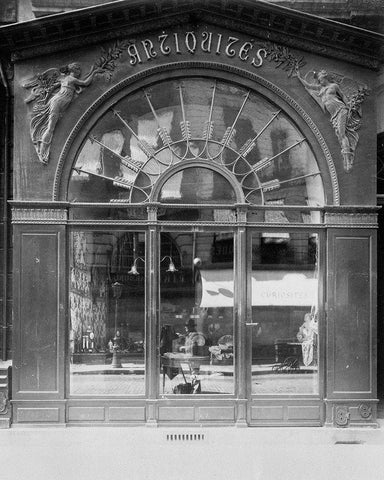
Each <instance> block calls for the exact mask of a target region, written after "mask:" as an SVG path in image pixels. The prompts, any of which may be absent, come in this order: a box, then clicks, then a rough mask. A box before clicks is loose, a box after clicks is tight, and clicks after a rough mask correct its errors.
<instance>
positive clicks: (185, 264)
mask: <svg viewBox="0 0 384 480" xmlns="http://www.w3.org/2000/svg"><path fill="white" fill-rule="evenodd" d="M169 238H170V239H172V240H173V242H174V244H176V245H177V248H178V251H179V252H180V255H181V258H182V264H181V265H180V267H179V268H178V271H177V272H174V273H170V275H175V276H177V280H176V281H172V280H170V281H169V280H167V279H166V277H165V276H164V274H163V273H160V336H159V342H160V355H161V366H160V393H161V394H163V395H175V394H176V395H180V394H190V395H193V394H212V393H216V394H231V393H233V392H234V368H233V356H234V339H233V335H234V332H233V305H234V288H233V234H232V233H226V234H220V235H219V234H214V233H204V234H203V233H199V234H191V233H180V232H179V233H170V234H169ZM220 242H221V243H220ZM163 244H164V245H165V243H164V241H162V245H163ZM163 253H165V250H164V249H163V247H162V254H163ZM164 263H167V260H165V262H164ZM161 268H162V267H161ZM175 278H176V277H175Z"/></svg>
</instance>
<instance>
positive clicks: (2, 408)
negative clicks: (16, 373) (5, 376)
mask: <svg viewBox="0 0 384 480" xmlns="http://www.w3.org/2000/svg"><path fill="white" fill-rule="evenodd" d="M7 407H8V399H7V396H6V395H5V393H4V392H0V414H5V413H7Z"/></svg>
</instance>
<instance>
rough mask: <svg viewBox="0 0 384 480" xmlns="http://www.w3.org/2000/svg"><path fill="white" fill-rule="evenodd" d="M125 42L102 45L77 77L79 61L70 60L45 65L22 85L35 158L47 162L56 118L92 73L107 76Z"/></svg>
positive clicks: (86, 82) (110, 75)
mask: <svg viewBox="0 0 384 480" xmlns="http://www.w3.org/2000/svg"><path fill="white" fill-rule="evenodd" d="M125 48H126V42H116V43H115V44H114V45H113V46H112V47H110V48H109V49H108V50H104V49H102V55H101V57H100V58H99V59H98V60H97V61H96V62H95V63H94V65H93V66H92V68H91V70H90V71H89V72H88V73H87V75H85V77H84V78H83V79H81V78H80V77H81V67H80V64H79V63H70V64H68V65H66V66H65V67H62V68H60V69H58V68H49V69H48V70H45V72H43V73H39V74H37V75H36V76H35V77H33V78H31V79H29V80H28V81H27V82H26V83H25V84H24V85H23V87H24V88H26V89H31V93H30V95H29V97H28V98H27V99H26V100H25V102H26V103H32V105H33V107H32V118H31V124H30V126H31V129H30V131H31V138H32V142H33V144H34V146H35V149H36V152H37V155H38V157H39V160H40V161H41V162H42V163H44V164H47V163H48V161H49V154H50V148H51V142H52V137H53V133H54V131H55V128H56V124H57V122H58V121H59V120H60V118H61V117H62V115H63V113H64V112H65V110H66V109H67V108H68V106H69V105H70V103H71V102H72V101H73V100H74V98H76V96H77V95H78V94H80V93H81V92H82V90H83V88H84V87H88V86H89V85H90V84H91V83H92V81H93V79H94V77H95V75H103V76H104V78H105V79H106V80H107V81H109V80H111V77H112V73H113V71H114V70H115V68H116V63H115V61H116V59H118V58H120V57H121V55H122V53H123V51H124V49H125Z"/></svg>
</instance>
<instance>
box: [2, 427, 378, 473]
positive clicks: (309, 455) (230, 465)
mask: <svg viewBox="0 0 384 480" xmlns="http://www.w3.org/2000/svg"><path fill="white" fill-rule="evenodd" d="M380 423H381V429H372V430H371V429H369V430H368V429H348V430H347V429H332V428H312V427H308V428H305V427H302V428H244V429H243V428H236V427H222V428H216V427H215V428H188V429H187V428H165V427H159V428H145V427H133V428H129V427H126V428H121V427H115V428H111V427H95V428H88V427H68V428H54V427H53V428H11V429H9V430H0V462H1V463H0V478H1V480H3V479H4V480H8V479H9V480H72V479H74V480H91V479H92V480H109V479H113V480H123V479H124V480H192V479H193V480H200V479H201V480H205V479H209V480H216V479H217V480H320V479H321V480H344V479H346V480H347V479H348V480H382V479H383V478H384V420H381V421H380ZM183 434H184V440H183V437H182V436H183ZM187 434H188V435H190V436H189V437H187V436H186V435H187Z"/></svg>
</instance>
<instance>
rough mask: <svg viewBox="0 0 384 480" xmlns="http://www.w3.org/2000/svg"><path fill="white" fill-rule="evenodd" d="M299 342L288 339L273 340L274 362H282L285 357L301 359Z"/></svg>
mask: <svg viewBox="0 0 384 480" xmlns="http://www.w3.org/2000/svg"><path fill="white" fill-rule="evenodd" d="M301 345H302V344H301V343H300V342H298V341H295V340H289V339H286V340H284V339H277V340H275V362H276V363H279V362H283V361H284V360H285V359H286V358H287V357H296V358H297V360H300V359H301Z"/></svg>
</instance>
